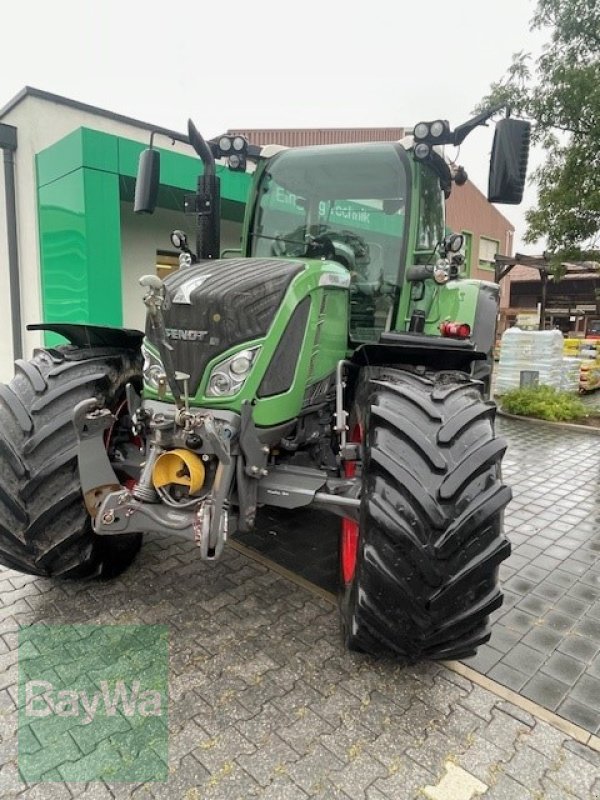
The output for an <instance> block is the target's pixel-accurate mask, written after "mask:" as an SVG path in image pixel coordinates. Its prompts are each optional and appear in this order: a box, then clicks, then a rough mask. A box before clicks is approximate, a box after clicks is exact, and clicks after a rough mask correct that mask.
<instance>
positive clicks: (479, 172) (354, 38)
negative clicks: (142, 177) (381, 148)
mask: <svg viewBox="0 0 600 800" xmlns="http://www.w3.org/2000/svg"><path fill="white" fill-rule="evenodd" d="M534 8H535V2H533V1H532V0H454V2H451V3H450V2H447V1H446V2H442V0H420V1H417V2H415V1H414V0H413V2H406V0H405V2H397V0H396V2H393V0H387V2H383V0H363V2H355V3H350V2H348V0H346V2H338V0H302V2H295V3H292V2H290V0H287V2H286V1H285V0H279V2H276V1H275V0H251V2H248V3H245V4H244V3H241V2H238V0H225V1H224V2H218V0H216V2H215V1H213V2H210V3H209V2H203V0H196V1H195V2H189V0H179V2H177V3H175V2H173V3H161V4H160V5H159V4H153V3H150V2H144V3H141V2H137V0H121V1H120V2H115V0H96V1H95V2H92V1H91V0H76V1H72V0H53V1H52V2H47V3H46V2H41V0H38V2H34V1H33V0H20V1H19V2H18V3H7V5H6V8H3V26H2V27H3V36H2V44H1V46H0V76H1V77H0V106H2V105H4V104H5V102H7V101H8V100H9V99H10V98H11V97H12V96H13V95H14V94H16V93H17V92H18V91H19V90H20V89H21V88H23V86H25V85H29V86H35V87H36V88H39V89H44V90H46V91H49V92H54V93H56V94H61V95H65V96H67V97H71V98H74V99H76V100H80V101H83V102H86V103H91V104H93V105H97V106H100V107H102V108H106V109H109V110H111V111H115V112H119V113H121V114H126V115H128V116H132V117H136V118H139V119H141V120H144V121H147V122H152V123H155V124H157V125H163V126H165V127H169V128H174V129H176V130H184V129H185V124H186V120H187V118H188V116H191V117H192V118H193V119H194V120H195V122H196V124H197V125H198V127H199V128H200V129H201V130H202V132H203V133H204V134H205V135H207V136H213V135H215V134H216V133H219V132H221V131H223V130H225V129H226V128H236V127H317V126H318V127H340V126H342V127H363V126H374V125H394V126H396V125H405V126H409V125H410V126H412V125H414V124H415V123H416V122H418V121H419V120H420V119H435V118H439V117H441V118H446V119H449V120H450V122H451V124H452V126H453V127H454V126H455V125H457V124H459V123H460V122H463V121H465V119H467V118H468V117H469V116H470V115H471V111H472V109H473V107H474V106H475V104H476V103H477V102H478V101H479V100H480V99H481V97H482V96H483V95H484V94H485V93H486V91H487V90H488V88H489V84H490V83H491V81H493V80H495V79H498V78H499V77H501V76H502V75H503V74H504V72H505V70H506V67H507V66H508V64H509V63H510V60H511V54H512V53H514V52H516V51H519V50H533V51H534V52H536V51H538V50H539V48H540V46H541V44H542V43H543V41H545V40H546V39H547V38H548V37H547V36H546V35H543V34H542V35H541V34H540V33H536V34H535V35H534V34H532V33H531V31H530V30H529V20H530V19H531V16H532V14H533V10H534ZM491 142H492V129H491V128H485V129H483V128H482V129H480V130H479V131H477V132H475V133H473V134H472V135H471V136H470V137H469V138H468V139H467V140H466V142H465V143H464V144H463V145H462V149H461V152H460V157H459V159H458V161H459V163H461V164H463V165H464V166H465V168H466V169H467V172H468V173H469V175H470V177H471V178H472V179H473V180H474V182H475V183H476V184H477V185H478V186H479V187H480V188H481V189H482V190H484V191H485V189H486V182H487V166H488V158H489V151H490V148H491ZM537 160H538V158H537V157H536V156H535V155H534V158H533V162H534V164H535V163H536V162H537ZM534 201H535V191H534V190H533V189H529V190H528V192H527V195H526V200H525V203H524V204H523V205H522V206H520V207H514V206H501V207H500V210H501V211H502V213H504V214H505V215H506V216H507V217H508V218H509V219H510V220H511V221H512V222H513V223H514V224H515V226H516V227H517V240H516V241H517V246H519V244H520V239H521V235H522V233H523V231H524V222H523V211H524V208H526V207H527V206H528V205H530V204H531V203H533V202H534ZM529 251H530V252H531V248H529Z"/></svg>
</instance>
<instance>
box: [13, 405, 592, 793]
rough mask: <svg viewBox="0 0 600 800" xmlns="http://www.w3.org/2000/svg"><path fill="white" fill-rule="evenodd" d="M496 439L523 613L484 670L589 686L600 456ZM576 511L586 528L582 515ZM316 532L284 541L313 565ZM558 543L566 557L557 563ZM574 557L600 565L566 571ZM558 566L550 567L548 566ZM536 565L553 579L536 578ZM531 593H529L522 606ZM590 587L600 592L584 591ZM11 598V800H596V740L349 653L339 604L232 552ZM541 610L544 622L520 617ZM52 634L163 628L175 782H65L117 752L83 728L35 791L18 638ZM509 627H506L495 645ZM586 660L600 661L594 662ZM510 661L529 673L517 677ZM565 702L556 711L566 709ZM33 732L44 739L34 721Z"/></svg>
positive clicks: (179, 543)
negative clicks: (557, 660)
mask: <svg viewBox="0 0 600 800" xmlns="http://www.w3.org/2000/svg"><path fill="white" fill-rule="evenodd" d="M501 428H502V429H503V433H505V434H506V435H507V436H508V437H509V440H510V449H509V456H508V458H507V461H506V477H507V480H508V481H509V482H511V483H512V485H513V487H514V490H515V502H514V503H513V506H512V507H511V511H510V514H509V515H508V517H507V523H508V528H509V535H510V536H511V538H512V540H513V544H514V545H515V547H514V554H513V556H511V560H510V562H507V566H506V567H505V576H504V577H505V582H506V584H509V583H510V584H511V585H510V586H507V590H508V595H509V596H508V604H507V606H505V607H504V609H503V611H502V615H501V616H499V617H498V619H497V620H496V622H495V624H494V638H493V639H492V642H491V645H490V647H491V648H492V649H493V650H494V652H495V653H499V654H500V655H499V657H498V658H497V659H496V661H495V662H494V663H493V664H488V665H485V664H480V665H478V668H480V669H482V670H484V671H486V672H488V673H489V674H490V675H491V676H492V677H494V676H495V675H497V670H496V671H495V672H494V667H496V666H498V665H502V663H503V662H504V663H505V665H506V666H508V667H512V669H514V670H516V671H518V672H519V673H520V674H522V675H524V676H525V681H524V683H523V685H522V687H520V688H521V691H524V690H526V689H527V684H529V683H530V682H531V681H532V678H533V677H535V674H534V675H533V676H532V677H527V670H528V669H529V666H530V660H529V659H533V657H532V655H531V654H532V653H537V654H541V655H542V656H543V657H542V658H541V659H540V656H539V655H538V657H537V658H536V662H535V663H536V665H537V666H536V670H537V673H536V674H537V675H539V676H544V675H548V676H549V677H552V675H551V674H550V673H549V672H547V671H545V670H547V668H548V665H549V664H550V662H551V661H552V659H553V658H554V657H555V656H557V655H559V656H560V657H561V658H563V657H564V658H567V659H570V661H574V662H576V663H577V665H578V668H579V666H581V672H580V673H578V674H577V676H576V677H575V678H574V687H575V688H576V687H577V684H578V682H579V680H580V678H581V677H582V676H584V675H585V676H586V677H587V678H589V679H590V680H591V681H596V677H595V676H594V673H593V671H592V670H593V669H594V665H597V663H598V662H597V655H596V654H597V651H598V649H600V644H598V646H596V645H597V643H598V642H600V636H598V635H596V633H594V630H595V629H593V627H592V628H589V627H585V628H584V627H583V626H584V625H585V623H587V622H591V621H593V620H594V619H595V617H594V616H592V614H593V613H594V608H596V609H597V607H598V606H597V604H598V598H597V596H596V595H597V593H598V590H597V588H595V587H594V585H593V584H590V583H589V579H590V572H591V573H593V567H592V565H593V564H596V565H597V563H598V562H597V557H598V548H597V543H598V529H597V527H596V525H597V524H598V521H599V520H600V513H597V512H596V503H595V499H594V498H595V492H596V485H597V481H598V466H599V464H598V461H599V455H598V454H597V453H596V447H595V444H596V442H598V443H600V440H598V439H597V438H593V437H591V436H586V435H582V434H577V433H574V434H562V433H561V437H564V438H561V443H560V445H559V444H557V440H556V434H555V432H554V431H552V430H547V429H546V428H536V429H535V431H534V430H533V427H532V426H528V425H523V424H522V423H513V422H510V423H507V421H506V420H503V421H502V422H501ZM536 506H541V507H542V508H541V509H540V508H539V507H536ZM577 509H580V511H581V512H582V513H580V514H579V515H578V516H575V517H572V514H573V511H576V510H577ZM544 514H545V515H546V516H544ZM597 518H598V519H597ZM319 519H320V520H322V518H321V517H320V518H319ZM567 520H569V522H568V523H567ZM574 520H579V522H577V523H575V522H574ZM303 521H304V522H306V520H302V518H301V517H299V516H297V517H296V528H295V529H294V527H293V525H291V524H288V527H289V528H290V529H291V530H292V532H293V533H294V537H295V539H299V538H300V536H302V535H306V534H308V538H307V542H308V543H309V550H310V549H312V550H314V551H315V553H316V544H315V543H316V541H317V538H318V537H321V538H323V536H324V531H325V528H324V526H323V525H321V526H320V527H317V526H316V524H315V523H316V520H313V523H312V525H311V526H309V527H307V526H306V525H303V526H302V527H300V526H299V523H301V522H303ZM270 523H271V520H270V519H269V518H267V519H266V521H263V526H262V534H260V535H262V539H263V540H265V541H266V540H267V537H268V540H269V541H274V542H278V541H279V540H280V539H283V536H282V535H281V534H280V532H278V531H276V530H274V529H273V528H272V527H271V525H270ZM567 525H568V527H566V529H565V527H564V526H567ZM573 534H575V535H573ZM583 534H585V535H583ZM260 535H259V540H260ZM544 539H546V540H549V541H546V542H544V541H543V540H544ZM565 540H566V541H567V544H566V545H565ZM249 541H251V540H249ZM569 542H571V544H569ZM573 542H575V543H576V545H575V544H573ZM592 544H596V549H594V548H591V549H590V545H592ZM542 545H543V546H542ZM528 547H529V548H531V549H525V548H528ZM553 547H563V548H564V550H565V551H567V552H561V553H557V552H556V551H552V552H550V548H553ZM290 552H291V553H292V555H293V549H292V550H291V551H290ZM552 553H555V555H552ZM573 553H575V554H576V555H580V553H584V554H585V553H591V554H592V558H591V559H590V560H589V561H588V560H585V559H588V558H589V557H588V556H587V555H585V556H584V558H583V559H582V558H581V556H580V557H579V558H576V557H575V558H571V557H572V554H573ZM544 556H546V557H547V558H549V559H553V561H552V562H551V561H546V562H543V564H542V565H540V562H539V559H540V558H544ZM328 557H329V558H331V555H329V556H328ZM520 558H522V559H524V561H520V560H519V559H520ZM536 559H538V561H537V563H536ZM317 562H318V559H315V563H317ZM297 564H298V556H297V555H296V566H297ZM565 564H566V565H568V567H569V568H570V569H571V570H573V569H574V570H575V571H570V570H569V569H565ZM576 565H579V566H576ZM528 569H537V570H539V572H536V573H535V575H536V578H535V580H533V579H532V578H531V577H528V574H529V575H531V574H533V573H531V572H529V573H527V570H528ZM507 570H508V571H510V570H514V572H512V573H510V574H509V572H507ZM330 572H331V570H330ZM542 573H543V574H542ZM563 574H566V575H568V576H571V577H572V578H573V579H574V580H571V578H566V579H565V578H562V577H561V575H563ZM323 575H324V576H326V570H324V572H323ZM557 576H558V580H557ZM586 576H588V579H587V582H586V580H585V577H586ZM519 580H523V581H527V580H529V581H532V585H530V586H529V587H528V589H527V591H526V592H522V593H520V592H519V591H518V588H519V587H518V586H516V584H517V582H518V581H519ZM511 581H512V583H511ZM560 581H563V583H562V584H561V582H560ZM539 587H541V593H540V588H539ZM548 587H557V588H558V590H559V591H558V594H556V592H555V591H554V590H553V589H550V590H549V591H550V593H551V594H552V595H556V596H555V597H552V596H551V597H550V598H547V597H546V594H548ZM578 587H579V588H578ZM581 587H583V588H584V589H585V587H587V588H588V589H590V591H591V595H586V596H585V598H584V599H581V598H580V597H579V596H577V595H576V594H574V592H578V591H579V589H581ZM522 588H524V587H522ZM536 590H537V591H536ZM544 592H546V594H544ZM0 596H1V598H2V607H1V608H0V737H1V739H0V748H1V757H0V765H1V766H0V797H2V798H7V799H10V798H14V797H22V798H32V800H35V798H46V797H47V798H55V797H56V798H61V797H64V798H70V797H89V798H111V797H115V798H129V797H133V798H144V797H161V798H169V799H170V798H181V799H182V800H201V799H202V800H204V798H207V799H208V800H210V799H211V798H219V799H220V798H223V799H224V800H225V799H226V798H240V800H247V798H253V797H262V798H273V800H286V799H287V798H291V799H292V800H296V798H298V799H301V798H306V797H316V798H324V799H327V800H328V799H329V798H331V800H349V799H350V800H352V798H366V799H367V800H386V799H387V800H389V799H391V800H412V798H421V797H423V796H425V797H430V798H432V799H433V798H442V797H456V798H457V800H468V798H470V797H479V796H483V797H485V798H489V800H494V799H495V800H502V799H504V800H507V799H508V800H510V799H511V798H515V800H540V799H541V798H547V799H548V800H558V798H571V797H576V798H581V800H591V799H592V798H595V799H596V800H597V799H598V798H600V752H598V745H600V740H599V739H598V738H596V739H595V742H594V744H595V746H596V749H591V748H589V747H586V746H584V745H582V744H580V743H579V742H578V741H575V740H574V739H571V738H569V737H568V736H567V735H566V734H565V733H562V732H561V731H560V730H558V729H557V728H555V727H552V726H551V725H549V724H548V723H546V722H543V721H541V720H540V719H535V718H534V717H532V716H530V715H529V714H528V713H526V712H524V711H523V710H522V709H521V708H520V707H517V706H515V705H513V704H511V703H508V702H506V701H505V700H502V699H500V697H499V696H497V695H496V694H493V693H491V692H490V691H487V690H486V689H483V688H481V687H480V686H477V685H475V684H473V683H472V682H471V681H469V680H467V679H465V678H464V677H462V676H460V675H458V674H456V673H455V672H453V671H451V670H450V669H448V668H447V667H446V666H444V665H441V664H431V663H430V664H421V665H417V666H412V667H408V666H403V665H399V664H397V663H393V662H391V661H382V660H374V659H371V658H368V657H364V656H357V655H352V654H348V653H346V652H344V650H343V649H342V647H341V643H340V638H339V631H338V619H337V612H336V610H335V608H334V607H333V606H332V604H331V603H330V602H329V601H327V600H326V599H324V598H322V597H319V596H316V595H315V594H314V593H312V592H310V591H307V590H306V589H303V588H302V587H299V586H298V585H296V584H294V583H291V582H290V581H288V580H286V578H285V577H282V576H281V575H280V574H278V573H277V572H276V571H273V570H270V569H268V568H267V567H265V566H263V565H262V564H260V563H257V562H256V561H255V560H253V559H251V558H248V557H247V556H246V555H244V554H242V553H239V552H236V551H235V550H234V549H233V548H230V549H228V550H227V551H226V553H225V555H224V557H223V559H222V560H221V561H220V562H218V563H216V564H207V563H203V562H201V561H200V559H199V557H198V553H197V550H196V549H195V546H194V545H193V544H192V543H190V542H187V541H184V540H182V539H179V538H169V539H162V538H161V537H159V536H156V535H153V536H148V537H147V538H146V542H145V545H144V547H143V549H142V552H141V555H140V557H139V559H138V561H137V562H136V563H135V564H134V566H133V567H132V568H131V569H130V570H129V571H128V572H127V573H125V574H124V575H123V576H122V577H121V578H119V579H117V580H115V581H112V582H110V583H95V584H82V583H71V584H54V583H52V582H50V581H47V580H44V579H39V578H32V577H29V576H23V575H20V574H18V573H16V572H12V571H10V570H5V569H0ZM528 597H529V598H532V599H539V600H540V601H541V602H542V603H543V604H545V606H544V608H543V609H538V610H537V611H532V610H531V609H530V610H527V609H525V608H522V606H523V604H524V603H525V602H526V601H527V598H528ZM561 600H562V601H565V602H569V601H574V602H576V603H577V604H578V605H576V606H573V605H569V608H568V609H565V608H564V606H565V602H563V606H559V605H558V604H559V602H560V601H561ZM559 609H561V610H559ZM575 612H578V613H577V616H575ZM590 612H591V613H590ZM517 613H518V614H520V615H526V617H527V619H525V620H524V621H526V622H527V623H528V624H527V626H524V627H525V629H524V630H519V628H518V627H517V626H518V624H519V622H518V620H519V619H521V617H517V622H515V614H517ZM563 617H564V618H567V620H568V625H567V623H566V622H564V621H562V620H563ZM529 618H530V619H529ZM557 621H558V626H557V625H556V624H555V623H557ZM40 622H45V623H49V624H73V623H92V624H99V625H102V624H104V625H115V624H127V625H131V624H162V625H167V626H168V629H169V639H170V708H169V728H170V753H169V773H170V777H169V780H168V781H167V782H164V783H146V784H139V785H136V784H125V783H123V784H118V783H113V784H111V783H105V782H93V783H89V784H80V783H65V782H61V777H62V775H63V774H64V772H63V771H64V770H65V769H66V763H65V762H66V761H67V760H69V762H72V761H73V759H76V758H78V754H79V753H80V752H81V757H82V758H83V757H84V756H86V755H87V756H89V754H90V752H93V750H94V748H95V747H99V746H100V739H101V738H102V737H105V736H106V733H105V732H104V731H103V730H100V731H99V732H98V733H97V734H95V733H94V730H90V729H88V730H87V732H86V736H85V737H82V735H81V729H80V728H79V727H78V724H77V720H76V721H74V722H73V727H72V728H71V727H70V722H69V724H68V725H67V726H66V727H65V729H64V735H65V736H67V737H69V742H70V747H69V749H68V753H66V754H65V758H64V760H63V758H62V757H61V756H60V751H57V752H58V753H59V754H58V755H57V757H56V759H55V762H54V763H53V764H49V765H48V773H47V775H46V777H47V778H48V779H52V780H54V781H55V782H53V783H40V784H34V785H31V786H25V785H24V784H23V783H21V782H20V780H19V775H18V767H17V749H18V748H17V702H18V696H17V678H18V674H17V673H18V670H17V652H16V648H17V631H18V628H19V626H20V625H21V626H22V625H31V624H33V623H40ZM561 625H562V628H561V627H560V626H561ZM536 630H540V631H542V632H543V633H547V631H548V630H549V631H551V632H558V633H560V634H561V638H560V641H558V642H555V646H554V649H555V650H556V652H549V651H548V650H546V651H544V650H543V649H542V642H541V641H537V640H534V641H533V642H532V640H531V637H529V639H528V640H527V641H525V638H526V637H528V636H529V634H530V633H531V632H535V631H536ZM499 631H504V633H503V634H501V635H500V637H499V634H498V632H499ZM506 632H509V633H511V632H512V633H514V634H519V635H518V637H517V638H514V637H513V641H512V642H510V646H509V647H508V648H507V649H506V650H503V649H502V646H499V642H500V638H501V637H502V636H506ZM509 638H510V637H509ZM563 641H565V642H567V646H570V645H571V643H573V642H583V643H584V645H585V643H586V642H588V641H589V642H591V645H590V646H589V647H588V648H586V647H585V646H584V645H581V644H580V647H579V649H578V650H577V651H576V653H575V654H573V653H572V652H569V651H566V650H565V647H562V648H561V643H562V642H563ZM536 645H537V646H536ZM519 646H521V649H517V648H518V647H519ZM522 648H526V649H525V650H524V651H522ZM590 648H595V649H594V651H593V653H592V654H590ZM487 650H488V648H486V649H485V650H484V651H483V652H487ZM511 652H517V653H518V652H524V654H525V655H526V656H528V658H526V659H524V661H523V662H519V663H520V666H519V665H516V664H514V665H511V663H510V661H511V660H512V659H511V656H510V654H511ZM494 657H495V656H494ZM478 658H479V657H478ZM570 661H567V662H564V663H567V664H569V663H570ZM475 663H477V662H475ZM561 663H563V662H562V661H561ZM555 680H556V679H555ZM507 683H508V682H507ZM563 683H564V681H563ZM586 686H587V687H588V688H589V687H590V686H591V687H592V690H590V694H589V697H588V698H587V699H585V701H584V702H583V703H582V702H580V701H578V700H577V698H574V699H573V700H574V702H577V703H578V705H579V706H581V707H582V708H584V709H586V710H589V709H591V708H592V705H593V701H594V698H596V699H597V697H598V695H596V694H595V693H594V691H593V688H594V686H595V684H594V683H593V682H592V683H590V684H583V686H582V689H584V688H585V687H586ZM569 692H571V689H569ZM563 702H564V701H561V703H560V704H559V705H558V711H559V713H561V712H562V713H564V708H563V707H562V703H563ZM565 716H566V714H565ZM32 727H33V730H34V731H35V722H34V723H32ZM588 729H590V728H589V727H588ZM95 735H97V736H98V741H95V740H94V736H95ZM452 781H455V782H456V785H457V786H458V788H457V789H456V790H455V794H450V791H451V790H450V789H449V788H448V787H449V785H450V784H451V783H452ZM436 789H437V791H436Z"/></svg>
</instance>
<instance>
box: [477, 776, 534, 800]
mask: <svg viewBox="0 0 600 800" xmlns="http://www.w3.org/2000/svg"><path fill="white" fill-rule="evenodd" d="M544 797H545V796H544ZM485 800H534V795H532V794H531V792H530V791H529V789H527V788H526V787H525V786H523V784H522V783H519V782H518V781H516V780H515V779H514V778H511V777H510V775H501V776H500V777H499V778H498V781H497V782H496V783H495V784H494V786H492V787H491V789H490V790H489V791H488V792H486V794H485Z"/></svg>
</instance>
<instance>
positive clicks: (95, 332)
mask: <svg viewBox="0 0 600 800" xmlns="http://www.w3.org/2000/svg"><path fill="white" fill-rule="evenodd" d="M27 330H28V331H51V332H52V333H57V334H58V335H59V336H64V337H65V339H68V341H69V342H70V343H71V344H72V345H75V347H81V348H89V347H117V348H121V349H124V350H139V349H140V347H141V346H142V339H143V338H144V334H143V333H142V332H141V331H137V330H134V329H131V328H110V327H108V326H106V325H88V324H87V323H82V324H76V323H72V322H38V323H35V324H34V325H28V326H27Z"/></svg>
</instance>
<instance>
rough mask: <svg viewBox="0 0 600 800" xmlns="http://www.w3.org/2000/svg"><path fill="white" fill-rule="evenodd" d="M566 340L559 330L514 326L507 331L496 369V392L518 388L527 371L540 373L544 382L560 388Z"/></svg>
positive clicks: (540, 377) (541, 381) (501, 392)
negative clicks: (537, 329)
mask: <svg viewBox="0 0 600 800" xmlns="http://www.w3.org/2000/svg"><path fill="white" fill-rule="evenodd" d="M563 341H564V340H563V335H562V333H561V332H560V331H558V330H553V331H523V330H521V329H520V328H517V327H514V328H508V330H506V331H504V333H503V334H502V341H501V344H500V360H499V362H498V368H497V371H496V394H503V393H504V392H508V391H510V390H511V389H518V388H519V387H520V385H521V372H523V371H533V372H537V373H538V374H539V378H538V382H539V384H540V385H544V386H554V387H555V388H556V389H558V388H560V386H561V376H562V369H563Z"/></svg>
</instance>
